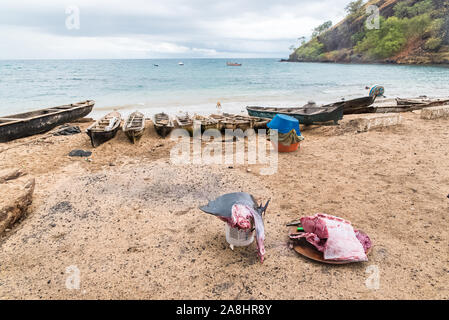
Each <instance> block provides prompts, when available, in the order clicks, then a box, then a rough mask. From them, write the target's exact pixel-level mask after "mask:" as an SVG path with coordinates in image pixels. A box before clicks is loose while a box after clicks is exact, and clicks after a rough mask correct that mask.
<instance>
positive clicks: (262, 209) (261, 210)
mask: <svg viewBox="0 0 449 320" xmlns="http://www.w3.org/2000/svg"><path fill="white" fill-rule="evenodd" d="M270 201H271V199H268V201H267V203H266V204H265V206H264V207H262V204H261V205H260V214H261V215H263V216H265V213H266V211H267V208H268V205H269V204H270Z"/></svg>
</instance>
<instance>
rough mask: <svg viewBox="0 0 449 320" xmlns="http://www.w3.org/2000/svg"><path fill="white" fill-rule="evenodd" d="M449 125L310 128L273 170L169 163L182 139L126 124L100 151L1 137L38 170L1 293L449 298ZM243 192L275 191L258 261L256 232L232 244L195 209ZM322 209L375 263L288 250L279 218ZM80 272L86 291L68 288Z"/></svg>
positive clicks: (10, 159)
mask: <svg viewBox="0 0 449 320" xmlns="http://www.w3.org/2000/svg"><path fill="white" fill-rule="evenodd" d="M345 119H346V117H345ZM345 121H346V120H345ZM78 125H80V126H81V128H83V129H84V128H86V127H87V126H88V125H89V124H88V123H80V124H78ZM448 127H449V120H433V121H426V120H422V119H420V117H419V114H418V113H407V114H404V122H403V124H402V125H399V126H395V127H390V128H384V129H378V130H374V131H369V132H364V133H356V132H354V131H351V130H344V131H342V130H337V129H335V128H334V127H321V128H320V127H311V128H307V130H304V131H303V135H304V136H305V138H306V140H305V141H304V142H303V143H302V145H301V150H300V151H299V152H297V153H292V154H280V155H279V171H278V173H277V174H275V175H271V176H263V175H261V174H260V171H259V169H260V168H261V166H260V165H235V166H232V168H229V166H228V165H211V166H207V165H186V166H174V165H172V164H170V162H169V155H170V149H171V148H172V147H173V145H174V142H171V141H170V140H168V139H166V140H164V139H161V138H159V137H157V135H156V134H155V132H154V130H153V128H149V129H147V131H146V133H145V135H144V137H143V139H142V141H141V142H140V144H139V145H138V146H133V145H131V144H130V143H129V142H128V141H127V139H126V137H125V136H124V135H123V133H122V132H120V133H119V134H118V136H117V137H116V138H115V139H114V140H112V141H110V142H108V143H106V144H104V145H102V146H100V147H98V148H96V149H93V148H92V147H91V146H90V142H89V139H88V137H87V135H86V134H84V133H82V134H78V135H73V136H66V137H64V136H59V137H56V136H50V135H42V136H34V137H30V138H26V139H21V140H18V141H13V142H9V143H6V144H0V168H1V169H9V168H18V169H22V170H23V171H25V172H27V173H28V176H30V177H34V178H35V179H36V187H35V194H34V199H33V204H32V206H31V207H30V210H29V213H28V215H27V216H26V217H24V218H23V219H22V220H21V221H19V222H18V223H16V224H15V225H14V226H13V227H12V228H11V230H10V231H8V232H6V233H5V234H4V235H3V236H2V237H1V239H0V299H92V298H93V299H437V298H440V299H448V298H449V267H448V265H449V264H448V262H449V254H448V253H449V251H448V230H449V221H448V219H449V215H448V213H449V199H448V198H447V195H448V193H449V147H448V141H449V130H448ZM43 137H45V138H43ZM73 149H84V150H90V151H92V152H93V154H92V157H90V159H91V161H87V160H86V159H85V158H70V157H68V153H69V152H70V151H71V150H73ZM248 169H249V170H248ZM235 191H245V192H249V193H251V194H253V195H254V197H255V198H256V199H258V200H259V201H260V202H261V201H266V200H268V199H269V198H271V204H270V206H269V209H268V212H267V215H266V218H265V227H266V242H265V246H266V251H267V254H266V260H265V262H264V264H260V262H259V261H258V259H257V255H256V252H255V244H253V245H251V246H250V247H247V248H236V249H235V251H232V250H231V249H230V248H229V246H228V244H227V243H226V240H225V232H224V223H223V222H221V221H220V220H218V219H216V218H214V217H212V216H209V215H206V214H204V213H202V212H201V211H200V210H199V209H198V206H199V205H203V204H206V203H207V200H208V199H213V198H214V197H216V196H219V195H221V194H224V193H229V192H235ZM0 196H2V194H1V193H0ZM317 212H325V213H329V214H332V215H337V216H340V217H343V218H345V219H348V220H350V221H352V223H353V225H354V226H356V227H357V228H360V229H362V230H364V231H365V232H366V233H368V234H369V235H370V237H371V239H372V240H373V242H374V248H373V251H372V253H371V254H370V256H369V261H368V262H365V263H357V264H349V265H340V266H334V265H324V264H320V263H317V262H313V261H310V260H308V259H307V258H304V257H301V256H299V255H298V254H297V253H295V252H294V251H293V250H291V249H290V248H289V245H288V242H289V241H288V237H287V232H288V228H287V227H286V226H285V224H287V223H288V222H291V221H293V220H296V219H297V218H299V217H301V216H304V215H312V214H315V213H317ZM67 268H69V269H67ZM74 270H75V271H74ZM373 270H374V271H375V270H378V271H379V287H378V288H377V289H376V288H375V287H373V286H367V285H366V283H367V281H368V284H369V283H370V282H369V280H370V279H373V274H372V272H373ZM78 271H79V280H80V282H79V289H77V286H76V285H73V284H74V283H76V281H75V282H70V283H69V286H68V287H67V283H66V282H67V280H68V278H69V279H73V276H74V275H75V274H76V272H78Z"/></svg>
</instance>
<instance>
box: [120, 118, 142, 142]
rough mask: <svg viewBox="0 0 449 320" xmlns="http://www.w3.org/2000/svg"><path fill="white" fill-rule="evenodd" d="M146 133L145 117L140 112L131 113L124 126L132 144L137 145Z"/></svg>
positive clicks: (124, 130)
mask: <svg viewBox="0 0 449 320" xmlns="http://www.w3.org/2000/svg"><path fill="white" fill-rule="evenodd" d="M144 131H145V116H144V115H143V113H141V112H139V111H135V112H133V113H131V114H130V115H129V116H128V118H127V119H126V121H125V123H124V124H123V132H124V133H125V134H126V136H127V137H128V139H129V140H130V141H131V142H132V143H136V141H138V140H139V139H140V138H141V137H142V135H143V132H144Z"/></svg>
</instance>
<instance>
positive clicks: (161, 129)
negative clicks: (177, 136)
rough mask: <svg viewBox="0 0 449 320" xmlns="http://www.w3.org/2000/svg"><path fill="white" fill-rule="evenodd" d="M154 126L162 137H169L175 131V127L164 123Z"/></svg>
mask: <svg viewBox="0 0 449 320" xmlns="http://www.w3.org/2000/svg"><path fill="white" fill-rule="evenodd" d="M154 128H155V129H156V132H157V134H158V135H159V136H161V137H162V138H165V137H167V136H168V135H169V134H170V133H171V132H172V131H173V127H169V126H163V125H155V126H154Z"/></svg>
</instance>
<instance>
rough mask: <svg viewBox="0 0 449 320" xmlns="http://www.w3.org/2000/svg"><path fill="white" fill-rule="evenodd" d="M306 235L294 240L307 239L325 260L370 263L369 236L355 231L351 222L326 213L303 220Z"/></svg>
mask: <svg viewBox="0 0 449 320" xmlns="http://www.w3.org/2000/svg"><path fill="white" fill-rule="evenodd" d="M301 224H302V226H303V228H304V231H305V233H303V234H300V235H296V236H292V239H298V238H305V239H306V240H307V241H308V242H309V243H311V244H313V245H314V246H315V247H316V248H317V250H319V251H321V252H323V255H324V259H325V260H335V261H354V262H357V261H368V258H367V256H366V251H367V250H368V249H369V248H370V247H371V240H370V239H369V237H368V236H367V235H364V234H362V233H360V232H359V231H355V230H354V228H353V227H352V225H351V222H349V221H347V220H344V219H342V218H339V217H334V216H331V215H327V214H324V213H318V214H316V215H314V216H310V217H303V218H301Z"/></svg>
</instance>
